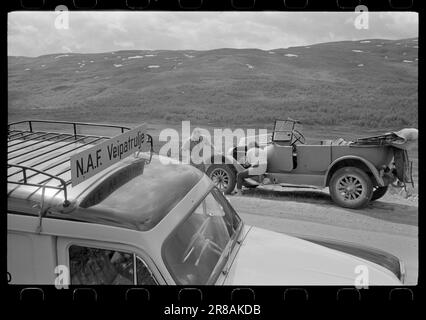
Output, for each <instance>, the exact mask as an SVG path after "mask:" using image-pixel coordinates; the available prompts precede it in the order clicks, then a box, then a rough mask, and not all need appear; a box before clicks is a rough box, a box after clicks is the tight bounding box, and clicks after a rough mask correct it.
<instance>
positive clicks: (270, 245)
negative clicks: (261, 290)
mask: <svg viewBox="0 0 426 320" xmlns="http://www.w3.org/2000/svg"><path fill="white" fill-rule="evenodd" d="M265 244H267V245H265ZM359 266H361V267H362V268H366V269H367V270H368V277H369V285H399V284H400V281H399V280H398V279H397V278H396V276H395V275H394V274H393V273H392V272H390V271H389V270H387V269H386V268H384V267H381V266H379V265H377V264H375V263H372V262H369V261H367V260H364V259H361V258H358V257H355V256H352V255H349V254H346V253H343V252H339V251H336V250H333V249H329V248H326V247H324V246H320V245H317V244H314V243H312V242H309V241H305V240H302V239H298V238H295V237H291V236H287V235H284V234H280V233H277V232H273V231H269V230H264V229H260V228H255V227H253V228H251V230H250V231H249V232H248V234H247V235H246V237H245V239H244V241H243V243H242V245H241V248H240V249H239V252H238V255H237V256H236V258H235V259H234V261H233V263H232V265H231V268H230V269H229V272H228V275H227V277H226V280H225V282H224V284H226V285H256V284H262V285H285V286H289V285H298V286H300V285H343V286H354V285H355V284H356V279H357V277H358V276H359V273H358V272H357V270H358V268H359Z"/></svg>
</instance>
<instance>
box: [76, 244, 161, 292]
mask: <svg viewBox="0 0 426 320" xmlns="http://www.w3.org/2000/svg"><path fill="white" fill-rule="evenodd" d="M69 261H70V279H71V284H73V285H75V284H77V285H79V284H82V285H99V284H119V285H134V284H136V283H137V284H141V285H143V284H156V282H155V280H154V278H153V276H152V273H151V272H150V271H149V269H148V267H147V266H146V264H145V263H144V262H143V261H142V260H141V259H140V258H136V256H135V255H134V254H133V253H128V252H121V251H117V250H108V249H99V248H89V247H84V246H77V245H72V246H70V248H69ZM135 261H136V264H135ZM139 261H140V262H139ZM135 265H136V268H135ZM149 277H151V279H149ZM139 278H140V279H141V280H139Z"/></svg>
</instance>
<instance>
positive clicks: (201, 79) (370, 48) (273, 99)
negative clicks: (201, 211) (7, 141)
mask: <svg viewBox="0 0 426 320" xmlns="http://www.w3.org/2000/svg"><path fill="white" fill-rule="evenodd" d="M396 43H400V44H399V45H397V44H396ZM416 46H417V41H416V39H406V40H398V41H389V40H371V42H369V43H360V42H359V41H354V42H351V41H345V42H334V43H325V44H319V45H312V46H310V47H309V48H307V47H295V48H288V49H277V50H273V52H274V53H273V54H271V53H270V52H268V51H262V50H257V49H239V50H237V49H218V50H211V51H156V52H148V51H119V52H115V53H114V54H113V53H100V54H70V55H69V56H66V57H58V58H56V57H57V56H59V54H57V55H47V56H40V57H37V58H26V57H9V59H8V67H9V68H8V69H9V70H8V71H9V72H8V80H9V81H8V82H9V88H8V99H9V104H8V115H9V121H12V120H20V119H24V118H46V119H69V120H85V121H113V122H131V123H137V122H142V121H147V122H150V121H158V122H163V123H177V122H178V121H181V120H191V121H192V122H194V123H197V124H206V125H217V126H232V127H235V126H238V125H242V126H245V125H252V124H256V125H266V124H271V123H272V122H273V120H274V119H275V118H287V117H291V118H294V119H299V120H301V121H302V122H303V123H304V124H306V125H312V126H318V125H321V126H331V127H335V126H355V127H363V128H372V127H374V128H376V129H381V128H386V129H387V128H394V129H399V128H401V127H407V126H414V127H417V122H418V102H417V96H418V93H417V90H418V88H417V86H418V78H417V74H418V63H417V60H416V58H417V55H418V49H417V47H416ZM352 50H362V51H363V52H353V51H352ZM152 54H154V55H155V56H144V57H143V58H133V59H127V57H131V56H139V55H152ZM286 54H295V55H297V57H294V56H293V57H288V56H286ZM105 57H106V58H105ZM123 58H124V60H123ZM404 60H406V61H411V62H403V61H404ZM90 61H93V62H90ZM114 64H116V65H118V64H121V65H122V66H119V67H116V66H114ZM42 65H44V66H42ZM152 65H158V66H159V67H158V68H149V67H148V66H152ZM250 66H251V67H250ZM26 69H30V70H26Z"/></svg>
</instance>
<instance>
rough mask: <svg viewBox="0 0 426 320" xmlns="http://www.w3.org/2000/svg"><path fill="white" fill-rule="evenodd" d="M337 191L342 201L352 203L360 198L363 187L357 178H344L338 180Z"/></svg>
mask: <svg viewBox="0 0 426 320" xmlns="http://www.w3.org/2000/svg"><path fill="white" fill-rule="evenodd" d="M337 189H338V191H339V194H340V195H341V196H342V197H343V199H344V200H346V201H353V200H357V199H358V198H359V197H361V194H362V191H363V186H362V183H361V181H360V180H359V179H358V178H357V177H355V176H344V177H342V178H341V179H340V180H339V182H338V184H337Z"/></svg>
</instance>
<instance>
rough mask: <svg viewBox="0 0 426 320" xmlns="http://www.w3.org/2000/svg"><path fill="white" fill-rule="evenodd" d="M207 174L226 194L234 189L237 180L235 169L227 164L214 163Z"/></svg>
mask: <svg viewBox="0 0 426 320" xmlns="http://www.w3.org/2000/svg"><path fill="white" fill-rule="evenodd" d="M206 174H207V176H208V177H209V178H210V179H211V180H212V181H213V182H214V184H215V185H216V187H217V188H218V189H219V190H220V191H221V192H223V193H225V194H230V193H231V192H232V191H234V188H235V184H236V182H237V174H236V172H235V169H234V168H232V167H231V166H229V165H226V164H213V165H211V166H210V167H209V168H208V169H207V172H206Z"/></svg>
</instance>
